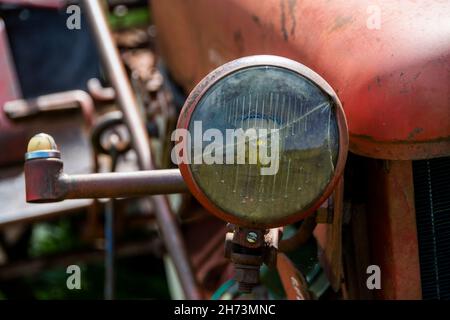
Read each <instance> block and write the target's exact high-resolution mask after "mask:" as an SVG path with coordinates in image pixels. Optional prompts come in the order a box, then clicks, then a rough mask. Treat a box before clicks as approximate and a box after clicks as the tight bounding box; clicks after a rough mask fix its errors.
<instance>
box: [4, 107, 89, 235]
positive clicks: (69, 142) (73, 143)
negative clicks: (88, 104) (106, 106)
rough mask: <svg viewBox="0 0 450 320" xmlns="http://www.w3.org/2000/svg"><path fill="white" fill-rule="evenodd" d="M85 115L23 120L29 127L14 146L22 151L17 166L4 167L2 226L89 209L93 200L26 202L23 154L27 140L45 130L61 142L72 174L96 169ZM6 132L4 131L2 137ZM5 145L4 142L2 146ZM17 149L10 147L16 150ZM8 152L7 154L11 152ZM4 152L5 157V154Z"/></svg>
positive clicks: (68, 170) (63, 156)
mask: <svg viewBox="0 0 450 320" xmlns="http://www.w3.org/2000/svg"><path fill="white" fill-rule="evenodd" d="M82 124H83V118H82V117H81V115H80V114H79V113H78V115H77V113H75V114H74V113H73V112H70V113H69V114H64V115H53V116H44V117H41V116H38V117H36V118H35V119H30V120H27V121H26V123H23V127H25V126H26V131H24V136H23V139H22V138H21V139H20V141H19V140H16V141H18V142H20V144H18V145H15V146H14V148H16V149H17V152H20V154H21V156H20V158H19V159H17V160H16V161H17V164H16V165H7V166H2V168H0V203H1V204H2V207H1V209H0V225H1V226H4V225H11V224H19V223H24V222H30V221H39V220H41V219H48V218H51V217H55V216H59V215H62V214H66V213H71V212H75V211H77V210H81V209H84V208H86V207H87V206H89V205H90V204H91V203H92V200H70V201H65V202H63V203H57V204H55V203H48V204H29V203H26V202H25V178H24V172H23V165H22V163H23V159H24V157H23V155H24V152H25V151H26V145H27V139H28V138H29V137H31V136H32V135H33V134H34V133H36V132H41V131H42V130H45V131H46V132H48V133H50V134H51V135H52V136H54V137H55V138H56V139H57V141H58V143H59V144H60V146H59V147H60V149H61V151H62V153H63V154H62V159H63V160H64V163H65V170H66V172H67V173H69V174H76V173H78V174H80V173H89V172H92V169H93V162H92V150H91V148H90V146H89V140H88V138H87V137H86V133H85V130H83V129H82ZM2 134H3V133H0V136H1V135H2ZM2 147H3V145H2ZM12 151H13V150H8V152H12ZM8 152H4V153H8ZM4 153H2V154H1V155H0V159H2V157H3V154H4Z"/></svg>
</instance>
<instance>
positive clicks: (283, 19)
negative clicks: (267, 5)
mask: <svg viewBox="0 0 450 320" xmlns="http://www.w3.org/2000/svg"><path fill="white" fill-rule="evenodd" d="M280 7H281V16H280V20H281V33H282V34H283V38H284V41H288V32H287V29H286V12H285V10H286V9H285V7H284V0H280Z"/></svg>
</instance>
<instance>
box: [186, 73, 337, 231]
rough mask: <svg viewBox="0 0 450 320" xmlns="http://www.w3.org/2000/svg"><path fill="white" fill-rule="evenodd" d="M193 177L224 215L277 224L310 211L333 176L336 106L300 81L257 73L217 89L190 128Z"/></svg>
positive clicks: (205, 98)
mask: <svg viewBox="0 0 450 320" xmlns="http://www.w3.org/2000/svg"><path fill="white" fill-rule="evenodd" d="M188 130H189V133H190V135H191V153H190V156H191V164H190V168H191V171H192V175H193V178H194V180H195V181H196V183H197V184H198V186H199V187H200V189H202V191H203V192H204V193H205V195H206V196H207V197H208V198H209V199H210V201H212V202H213V203H214V204H215V205H216V206H218V207H220V208H221V209H222V210H223V211H225V212H227V213H229V214H232V215H234V216H236V217H238V218H239V219H241V220H244V221H246V222H247V223H251V224H266V223H271V224H276V223H277V221H279V220H280V219H285V218H286V217H288V216H290V215H294V214H296V213H299V212H301V211H302V210H305V209H307V208H309V207H310V206H311V205H313V204H314V203H315V202H316V201H317V200H318V198H319V197H320V196H321V195H322V193H323V192H324V190H325V188H326V186H327V185H328V183H329V182H330V180H331V178H332V177H333V175H334V171H335V166H336V162H337V156H338V150H339V141H338V126H337V121H336V114H335V107H334V104H333V101H332V100H331V98H330V97H329V96H328V95H327V94H326V93H324V92H323V91H322V90H321V89H320V88H319V87H318V86H316V85H315V84H314V83H313V82H311V81H310V80H308V79H306V78H304V77H302V76H301V75H299V74H297V73H295V72H292V71H290V70H287V69H283V68H279V67H269V66H258V67H251V68H247V69H243V70H240V71H237V72H235V73H233V74H231V75H228V76H227V77H225V78H223V79H221V80H220V81H218V82H217V83H216V84H215V85H213V86H212V87H211V88H210V89H209V90H208V92H207V93H206V94H205V95H204V96H203V97H202V98H201V100H200V101H199V103H198V105H197V107H196V109H195V110H194V112H193V114H192V116H191V119H190V122H189V128H188Z"/></svg>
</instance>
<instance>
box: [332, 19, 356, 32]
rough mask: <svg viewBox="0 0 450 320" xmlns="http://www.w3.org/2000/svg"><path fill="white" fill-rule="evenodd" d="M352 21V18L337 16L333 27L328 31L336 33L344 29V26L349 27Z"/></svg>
mask: <svg viewBox="0 0 450 320" xmlns="http://www.w3.org/2000/svg"><path fill="white" fill-rule="evenodd" d="M352 21H353V17H352V16H347V17H342V16H338V17H336V19H335V20H334V25H333V27H332V28H331V30H330V33H332V32H335V31H338V30H339V29H342V28H344V27H345V26H347V25H349V24H350V23H352Z"/></svg>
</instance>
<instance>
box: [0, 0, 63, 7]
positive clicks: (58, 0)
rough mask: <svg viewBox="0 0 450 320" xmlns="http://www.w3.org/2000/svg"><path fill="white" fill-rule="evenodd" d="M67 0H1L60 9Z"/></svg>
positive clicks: (20, 4) (22, 4) (9, 2)
mask: <svg viewBox="0 0 450 320" xmlns="http://www.w3.org/2000/svg"><path fill="white" fill-rule="evenodd" d="M64 2H65V0H0V3H6V4H14V5H19V6H32V7H42V8H50V9H59V8H62V7H63V6H64Z"/></svg>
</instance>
